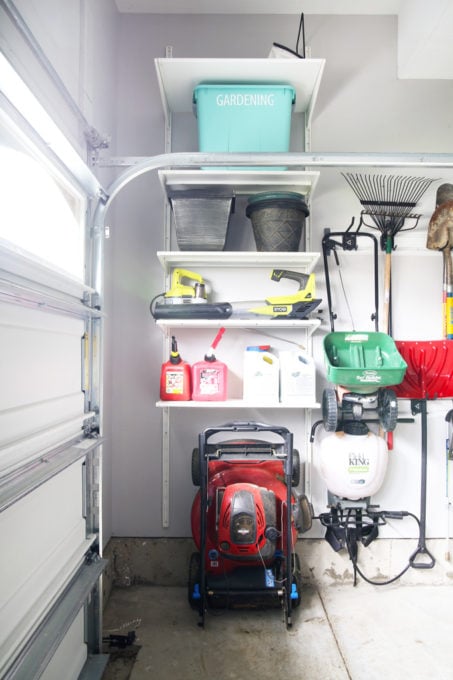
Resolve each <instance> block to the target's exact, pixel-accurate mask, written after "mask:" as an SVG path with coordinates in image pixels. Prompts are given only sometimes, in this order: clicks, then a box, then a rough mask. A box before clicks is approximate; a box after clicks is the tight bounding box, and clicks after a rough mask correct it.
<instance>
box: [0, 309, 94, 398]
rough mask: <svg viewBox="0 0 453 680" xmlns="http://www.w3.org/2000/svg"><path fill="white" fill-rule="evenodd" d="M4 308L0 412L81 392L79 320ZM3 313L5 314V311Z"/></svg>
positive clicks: (81, 324)
mask: <svg viewBox="0 0 453 680" xmlns="http://www.w3.org/2000/svg"><path fill="white" fill-rule="evenodd" d="M2 307H3V308H1V307H0V319H1V321H0V347H1V349H2V351H1V354H0V370H1V375H2V381H3V385H4V386H5V387H6V389H3V390H2V391H1V394H0V411H3V410H6V409H12V408H18V407H19V406H26V405H29V404H33V403H36V402H41V401H45V400H48V399H55V398H57V397H64V396H66V395H68V394H74V393H76V392H77V391H79V392H80V391H81V367H80V362H81V351H82V349H81V343H82V336H83V334H84V331H85V327H84V322H83V321H82V320H80V319H71V318H63V317H59V316H58V315H53V314H42V313H39V312H37V311H36V310H33V309H28V308H24V307H22V308H21V307H14V306H13V305H7V304H4V305H3V306H2ZM4 313H5V314H7V316H6V317H5V316H4Z"/></svg>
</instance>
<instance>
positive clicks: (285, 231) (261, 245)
mask: <svg viewBox="0 0 453 680" xmlns="http://www.w3.org/2000/svg"><path fill="white" fill-rule="evenodd" d="M245 214H246V215H247V217H248V218H249V219H250V220H251V222H252V228H253V235H254V238H255V243H256V249H257V250H258V251H290V252H296V251H298V250H299V246H300V242H301V238H302V235H303V233H304V229H305V218H306V217H308V215H309V214H310V212H309V210H308V208H307V205H306V203H305V201H304V200H303V198H302V196H301V195H300V194H297V193H293V192H274V193H262V194H255V195H254V196H252V197H251V198H250V199H249V201H248V203H247V208H246V212H245Z"/></svg>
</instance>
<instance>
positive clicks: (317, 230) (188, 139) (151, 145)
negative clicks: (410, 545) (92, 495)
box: [107, 15, 453, 537]
mask: <svg viewBox="0 0 453 680" xmlns="http://www.w3.org/2000/svg"><path fill="white" fill-rule="evenodd" d="M297 27H298V20H297V18H296V17H292V16H285V15H279V16H247V15H245V16H240V17H236V16H231V15H229V16H227V15H225V16H222V15H216V16H214V15H212V16H210V15H203V16H194V15H191V16H178V15H176V16H165V15H146V16H135V15H122V16H120V17H119V41H118V54H117V57H118V61H117V64H118V69H117V76H118V80H117V101H116V111H117V117H118V118H117V120H118V126H117V145H118V146H117V150H118V154H119V155H124V156H130V155H140V156H146V155H154V154H158V153H162V152H163V150H164V119H163V113H162V108H161V102H160V96H159V91H158V86H157V80H156V73H155V68H154V63H153V60H154V58H155V57H163V56H165V48H166V46H169V45H171V46H172V47H173V56H174V57H266V56H267V54H268V52H269V49H270V46H271V44H272V42H274V41H275V42H279V43H282V44H285V45H288V46H290V47H294V46H295V41H296V35H297ZM396 37H397V20H396V17H391V16H381V17H373V16H369V17H358V16H354V17H329V16H309V17H308V18H307V19H306V38H307V45H308V46H309V47H310V48H311V56H312V57H316V58H325V59H326V68H325V72H324V77H323V81H322V84H321V88H320V92H319V98H318V103H317V106H316V108H315V115H314V118H313V124H312V150H313V151H357V152H358V151H360V152H367V151H370V152H371V151H386V152H397V151H399V152H409V151H411V152H443V151H451V139H450V138H451V114H450V112H451V110H452V105H453V88H452V85H451V82H450V81H417V80H411V81H401V80H398V79H397V75H396V74H397V45H396ZM173 131H174V136H173V141H174V146H173V148H174V150H178V151H179V150H196V144H197V139H196V122H195V119H194V118H193V116H191V115H189V114H188V115H184V116H181V117H177V119H176V120H175V121H174V127H173ZM292 146H293V148H294V149H297V148H298V146H299V140H297V139H296V140H293V143H292ZM408 172H409V174H415V172H414V171H412V170H410V171H408ZM416 174H423V175H426V174H428V175H429V176H431V177H435V178H439V179H440V180H442V181H452V178H451V177H448V176H446V175H444V174H443V173H442V176H440V175H439V173H438V172H432V171H428V173H426V172H425V171H423V172H420V171H416ZM434 186H435V185H434ZM434 201H435V189H433V191H430V192H428V194H427V195H426V197H425V198H424V199H423V201H422V202H421V205H420V209H421V211H422V212H423V218H422V219H421V220H420V223H419V225H418V227H417V229H416V231H415V232H409V233H408V234H407V235H403V234H401V240H400V241H399V243H400V246H399V250H398V251H397V253H396V254H395V257H394V261H395V266H394V291H395V299H394V334H395V337H397V338H399V339H421V338H428V339H436V338H440V337H441V311H440V309H441V308H440V298H441V277H442V272H441V264H440V261H441V257H440V255H438V254H437V253H428V252H427V251H426V249H425V242H426V227H427V223H428V220H429V217H430V215H431V213H432V211H433V207H434ZM163 203H164V200H163V194H162V192H161V189H160V186H159V183H158V179H157V177H156V176H155V175H147V176H143V177H141V178H140V179H139V180H136V181H135V182H134V183H132V184H131V185H129V186H128V187H127V189H126V190H124V191H123V192H122V193H121V194H120V196H119V197H118V198H117V199H116V203H115V214H114V221H113V222H112V224H113V228H112V237H111V240H110V242H109V243H108V244H107V255H108V265H109V269H110V271H111V272H113V276H112V279H111V281H110V287H109V290H108V295H109V304H110V309H111V318H110V328H111V331H112V335H111V348H112V353H111V366H110V369H109V370H110V376H111V378H110V379H111V388H112V440H111V454H112V483H113V488H112V530H113V535H115V536H143V537H145V536H148V537H150V536H152V537H158V536H168V537H171V536H180V537H183V536H188V535H190V526H189V513H190V506H191V501H192V497H193V494H194V491H195V489H194V488H193V487H192V484H191V481H190V454H191V451H192V448H193V447H194V446H195V445H196V438H197V434H198V432H199V431H200V430H201V429H203V428H204V427H206V426H208V425H213V424H218V423H220V422H226V421H227V420H230V418H231V416H232V414H231V413H229V412H222V411H221V410H220V411H215V412H212V411H210V412H206V411H201V410H200V411H196V410H195V411H193V410H190V411H189V412H188V411H187V410H186V411H181V412H179V413H175V414H174V415H173V414H172V417H171V423H172V431H171V442H172V445H171V458H170V464H171V485H170V527H169V529H165V530H164V529H162V524H161V418H162V413H161V411H160V410H159V409H157V408H156V407H155V402H156V400H157V399H158V385H159V373H160V366H161V363H162V336H161V332H160V331H159V330H158V329H157V328H156V327H155V326H154V322H153V320H152V318H151V316H150V314H149V312H148V305H149V302H150V300H151V299H152V298H153V297H154V296H155V295H156V294H157V293H159V292H161V291H162V290H163V283H164V282H163V274H162V271H161V268H160V265H159V264H158V262H157V258H156V251H157V250H160V249H162V248H163V240H162V239H163V230H162V225H163ZM359 213H360V205H359V203H358V201H357V199H356V198H355V196H354V195H353V193H352V191H351V190H350V189H349V188H348V186H347V185H346V182H345V180H344V179H343V178H342V177H341V174H340V171H339V170H331V169H327V170H322V171H321V177H320V180H319V183H318V187H317V189H316V192H315V196H314V199H313V202H312V230H313V240H312V243H313V250H319V249H320V247H321V238H322V234H323V230H324V228H326V227H330V228H331V229H337V230H338V229H339V230H342V229H345V228H346V227H347V226H348V224H349V223H350V220H351V217H352V216H353V215H355V216H356V218H358V216H359ZM240 222H241V221H240V219H239V218H238V217H236V218H235V222H234V228H236V229H239V228H241V224H240ZM243 227H244V228H245V229H249V228H250V227H249V225H247V223H246V221H245V220H243ZM403 246H404V247H403ZM252 247H253V246H252ZM355 256H356V257H355ZM354 257H355V259H354ZM369 264H370V260H369V259H368V254H366V253H365V254H363V255H362V254H352V255H351V259H350V261H346V264H345V268H344V280H345V285H346V288H347V290H348V296H349V299H350V303H351V306H352V308H353V310H354V316H355V319H354V321H355V324H356V327H357V328H359V329H360V328H368V329H370V330H372V326H371V322H370V320H369V316H370V313H371V311H372V298H371V288H370V269H369ZM317 274H318V276H317V281H318V290H319V294H320V296H321V297H323V298H324V299H325V290H324V285H323V273H322V268H321V266H320V267H318V269H317ZM230 292H231V293H234V291H233V289H231V291H230ZM396 292H397V295H396ZM334 293H335V295H336V296H337V297H338V298H340V297H341V292H340V291H339V289H337V288H336V289H335V291H334ZM325 307H326V306H324V311H325ZM336 311H337V312H338V315H339V318H338V323H337V326H336V330H341V329H342V328H350V327H351V322H350V319H349V315H348V312H347V309H346V307H345V305H344V302H343V300H342V299H339V300H338V302H337V305H336ZM324 319H325V321H324V323H323V326H322V331H323V332H322V333H319V334H318V335H319V339H317V341H316V348H315V356H316V360H317V364H318V397H320V395H321V393H322V388H323V386H324V379H323V376H324V368H323V357H322V351H321V347H320V338H321V337H322V335H323V333H324V332H327V331H328V330H329V325H328V323H327V316H326V314H324ZM184 341H185V342H187V343H190V342H192V343H194V344H195V347H191V348H190V349H189V351H194V352H196V351H198V352H199V354H200V355H201V354H202V352H204V349H205V344H204V343H205V339H203V340H202V341H201V342H198V344H197V341H196V340H195V339H193V338H192V340H190V339H189V338H187V339H186V338H184ZM226 350H227V345H226V344H225V352H226ZM225 358H226V357H225V356H224V357H223V359H224V360H225ZM450 405H451V402H450V401H448V402H447V403H446V402H436V403H434V402H430V405H429V411H430V421H429V423H430V424H429V442H430V469H429V499H428V500H429V511H428V535H429V536H433V537H434V536H444V535H445V531H446V517H447V514H446V513H447V510H446V499H445V473H444V468H445V448H444V447H445V436H446V425H445V422H444V415H445V413H446V411H447V410H448V408H449V407H450ZM401 409H402V414H403V415H406V414H407V413H408V412H409V411H408V409H409V404H408V403H407V402H402V403H401ZM237 415H239V416H241V414H237ZM409 415H410V413H409ZM253 416H256V417H257V418H258V419H260V418H264V419H265V420H267V419H268V418H269V415H268V413H266V412H263V413H259V412H257V413H254V414H253ZM319 417H320V413H319V412H318V413H316V412H313V420H317V419H319ZM272 420H273V421H274V422H275V421H278V422H280V423H281V424H286V425H287V426H288V427H289V428H290V429H292V430H293V431H294V432H295V434H297V437H296V440H295V441H296V445H297V448H298V449H299V450H300V451H301V452H303V455H307V456H308V454H309V451H308V442H306V441H304V440H301V436H302V433H303V429H302V428H301V424H300V417H299V416H298V415H296V414H295V413H294V412H292V413H290V414H284V412H281V413H280V412H279V413H278V414H275V417H272ZM314 455H315V456H316V448H315V451H314ZM419 459H420V442H419V422H418V421H417V422H416V423H415V424H413V425H404V426H403V425H401V426H398V428H397V432H396V433H395V450H394V452H392V453H391V460H390V465H389V470H388V474H387V479H386V482H385V484H384V486H383V488H382V490H381V492H380V494H379V496H378V497H376V499H375V500H376V502H377V503H380V504H381V506H382V507H384V506H385V507H387V508H389V507H392V508H398V509H401V508H404V509H409V510H411V511H412V512H415V513H418V510H419ZM313 491H314V498H313V500H314V503H315V511H316V512H319V511H322V510H323V509H324V507H325V502H326V492H325V487H324V485H323V483H322V480H321V479H320V478H319V476H318V475H317V473H316V472H314V476H313ZM402 524H403V523H399V525H398V526H396V528H394V529H388V530H387V534H386V535H388V536H390V537H393V536H395V537H396V536H406V535H409V536H410V535H412V536H413V535H415V533H414V532H415V528H414V527H410V526H406V523H404V526H402ZM310 535H311V536H317V535H320V532H319V530H318V529H314V530H313V531H312V532H311V534H310Z"/></svg>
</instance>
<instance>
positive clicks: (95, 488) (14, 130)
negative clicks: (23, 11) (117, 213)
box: [0, 97, 105, 680]
mask: <svg viewBox="0 0 453 680" xmlns="http://www.w3.org/2000/svg"><path fill="white" fill-rule="evenodd" d="M29 122H30V121H27V119H26V118H25V119H24V111H18V110H17V109H16V108H15V107H14V106H13V105H12V102H11V101H9V100H8V99H7V98H6V97H2V99H1V107H0V186H1V194H2V197H1V201H0V350H1V351H0V380H1V389H0V540H1V544H2V559H1V560H0V677H2V678H15V680H18V679H19V678H24V680H25V679H26V680H30V679H31V678H35V677H36V678H38V677H41V678H46V679H47V680H50V679H51V678H58V679H61V678H65V680H71V679H72V678H79V677H83V676H85V677H86V676H87V674H89V677H100V676H101V674H102V669H103V665H105V659H104V657H102V655H101V654H100V629H101V628H100V626H101V622H100V609H101V607H100V602H99V590H100V588H99V583H100V576H101V574H102V570H103V567H104V562H103V560H102V559H101V558H100V548H99V525H100V517H99V507H100V494H101V489H100V478H101V475H100V460H101V449H102V437H101V435H100V428H101V423H100V399H99V395H100V392H101V390H100V387H101V386H100V384H99V375H100V365H101V359H102V357H101V340H102V337H101V331H102V313H101V311H100V295H99V293H100V291H99V290H95V289H94V288H92V287H90V285H88V284H89V283H90V282H91V281H92V280H94V279H96V280H99V279H100V263H101V258H99V257H93V258H91V255H92V254H93V252H94V251H96V244H93V242H92V241H91V240H90V232H89V230H87V227H86V225H87V223H88V221H89V215H90V207H91V206H92V205H95V202H96V201H97V200H98V199H99V196H100V194H101V191H100V187H99V185H98V184H97V182H96V180H95V178H94V177H92V176H91V175H90V172H89V170H88V168H86V169H84V171H83V173H82V174H80V172H79V171H78V169H75V168H74V167H66V166H65V164H64V163H63V162H62V158H58V157H57V156H56V155H55V154H54V153H53V152H51V151H50V150H49V148H48V145H46V144H45V143H40V141H39V139H38V135H35V134H34V133H33V131H32V130H31V128H30V129H29ZM48 122H49V123H50V124H51V121H48ZM41 141H43V140H41ZM44 142H45V140H44ZM87 178H88V181H87ZM92 261H93V262H95V263H96V265H95V269H93V265H92ZM96 674H97V675H96Z"/></svg>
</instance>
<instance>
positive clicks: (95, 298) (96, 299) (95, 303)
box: [82, 291, 101, 310]
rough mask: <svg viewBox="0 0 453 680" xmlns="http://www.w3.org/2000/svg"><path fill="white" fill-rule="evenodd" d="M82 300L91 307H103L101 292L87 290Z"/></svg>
mask: <svg viewBox="0 0 453 680" xmlns="http://www.w3.org/2000/svg"><path fill="white" fill-rule="evenodd" d="M82 302H83V304H84V305H86V306H87V307H89V308H90V309H98V310H100V309H101V296H100V295H99V293H96V292H95V293H89V292H88V291H85V292H84V294H83V298H82Z"/></svg>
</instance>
